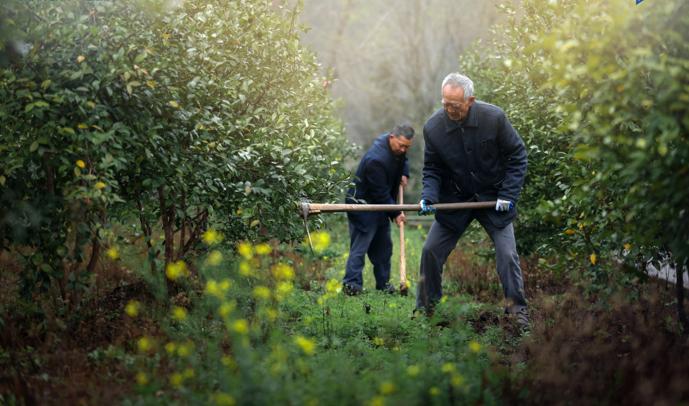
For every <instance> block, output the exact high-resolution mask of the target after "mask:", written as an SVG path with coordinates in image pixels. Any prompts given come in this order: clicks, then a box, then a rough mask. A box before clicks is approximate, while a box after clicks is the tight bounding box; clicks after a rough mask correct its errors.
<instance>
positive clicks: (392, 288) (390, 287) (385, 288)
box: [378, 283, 397, 295]
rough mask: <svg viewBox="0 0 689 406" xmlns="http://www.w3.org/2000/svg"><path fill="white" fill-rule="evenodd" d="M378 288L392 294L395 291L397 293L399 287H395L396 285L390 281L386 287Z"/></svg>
mask: <svg viewBox="0 0 689 406" xmlns="http://www.w3.org/2000/svg"><path fill="white" fill-rule="evenodd" d="M378 290H379V291H381V292H383V293H388V294H390V295H394V294H395V293H397V289H395V287H394V286H392V284H390V283H388V284H386V285H385V287H383V288H382V289H378Z"/></svg>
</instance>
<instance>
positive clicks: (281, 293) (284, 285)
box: [275, 282, 294, 300]
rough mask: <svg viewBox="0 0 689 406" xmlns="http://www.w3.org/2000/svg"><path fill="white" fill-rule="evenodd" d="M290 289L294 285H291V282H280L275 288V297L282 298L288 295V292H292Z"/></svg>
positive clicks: (292, 288)
mask: <svg viewBox="0 0 689 406" xmlns="http://www.w3.org/2000/svg"><path fill="white" fill-rule="evenodd" d="M292 290H294V285H292V282H280V283H278V285H277V287H276V288H275V297H276V298H277V299H278V300H282V299H284V298H286V297H287V296H289V294H290V293H292Z"/></svg>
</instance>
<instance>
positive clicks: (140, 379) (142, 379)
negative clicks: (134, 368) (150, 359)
mask: <svg viewBox="0 0 689 406" xmlns="http://www.w3.org/2000/svg"><path fill="white" fill-rule="evenodd" d="M136 383H137V384H139V385H141V386H143V385H146V384H147V383H148V375H146V373H145V372H137V373H136Z"/></svg>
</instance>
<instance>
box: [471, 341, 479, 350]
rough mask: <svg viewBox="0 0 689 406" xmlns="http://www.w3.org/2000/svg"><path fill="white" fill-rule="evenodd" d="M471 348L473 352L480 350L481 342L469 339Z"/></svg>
mask: <svg viewBox="0 0 689 406" xmlns="http://www.w3.org/2000/svg"><path fill="white" fill-rule="evenodd" d="M469 349H470V350H471V352H480V351H481V344H480V343H479V342H478V341H474V340H471V341H469Z"/></svg>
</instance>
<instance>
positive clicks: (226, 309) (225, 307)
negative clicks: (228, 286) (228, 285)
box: [218, 302, 236, 317]
mask: <svg viewBox="0 0 689 406" xmlns="http://www.w3.org/2000/svg"><path fill="white" fill-rule="evenodd" d="M235 306H236V305H235V303H234V302H225V303H223V304H221V305H220V307H219V308H218V314H220V316H221V317H227V316H229V315H230V313H232V311H233V310H234V308H235Z"/></svg>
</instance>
